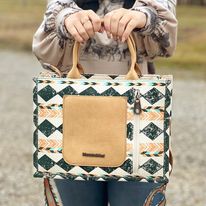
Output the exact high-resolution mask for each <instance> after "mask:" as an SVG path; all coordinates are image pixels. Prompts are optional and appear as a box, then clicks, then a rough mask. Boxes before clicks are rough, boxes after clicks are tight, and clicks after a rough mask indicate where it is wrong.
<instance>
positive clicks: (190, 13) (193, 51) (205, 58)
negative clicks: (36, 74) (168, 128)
mask: <svg viewBox="0 0 206 206" xmlns="http://www.w3.org/2000/svg"><path fill="white" fill-rule="evenodd" d="M45 5H46V0H0V22H1V24H0V48H10V49H17V50H28V51H29V50H31V42H32V36H33V34H34V32H35V31H36V29H37V28H38V26H39V25H40V23H41V21H42V19H43V13H44V11H45ZM177 18H178V20H179V31H178V44H177V50H176V53H175V55H174V56H173V57H172V58H169V59H164V58H160V59H158V60H157V61H156V62H157V65H158V67H160V68H167V67H170V68H171V67H175V68H187V69H193V68H199V69H204V67H205V66H206V26H205V25H206V8H204V7H198V6H178V8H177Z"/></svg>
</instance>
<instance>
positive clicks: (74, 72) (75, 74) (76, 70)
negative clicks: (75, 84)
mask: <svg viewBox="0 0 206 206" xmlns="http://www.w3.org/2000/svg"><path fill="white" fill-rule="evenodd" d="M127 44H128V48H129V51H130V54H131V66H130V69H129V71H128V73H127V75H126V79H128V80H137V79H139V76H138V75H141V70H140V68H139V66H138V64H137V63H136V61H137V50H136V44H135V41H134V39H133V37H132V35H130V36H129V38H128V40H127ZM79 50H80V43H79V42H77V41H75V43H74V47H73V65H72V68H71V70H70V71H69V73H68V74H67V78H71V79H80V78H81V73H80V71H82V72H83V68H82V67H81V65H80V64H78V59H79Z"/></svg>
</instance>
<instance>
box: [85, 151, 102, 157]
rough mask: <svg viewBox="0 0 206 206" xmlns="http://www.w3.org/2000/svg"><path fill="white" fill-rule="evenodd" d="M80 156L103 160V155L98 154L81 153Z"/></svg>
mask: <svg viewBox="0 0 206 206" xmlns="http://www.w3.org/2000/svg"><path fill="white" fill-rule="evenodd" d="M82 156H84V157H99V158H105V154H98V153H95V154H94V153H86V152H83V153H82Z"/></svg>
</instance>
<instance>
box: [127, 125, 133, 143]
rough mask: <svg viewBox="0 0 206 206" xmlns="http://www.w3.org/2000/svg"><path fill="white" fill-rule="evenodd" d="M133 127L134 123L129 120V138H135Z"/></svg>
mask: <svg viewBox="0 0 206 206" xmlns="http://www.w3.org/2000/svg"><path fill="white" fill-rule="evenodd" d="M133 129H134V126H133V124H132V123H131V122H129V123H128V124H127V138H128V139H129V140H133V131H134V130H133Z"/></svg>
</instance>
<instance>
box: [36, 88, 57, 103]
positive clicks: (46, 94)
mask: <svg viewBox="0 0 206 206" xmlns="http://www.w3.org/2000/svg"><path fill="white" fill-rule="evenodd" d="M56 94H57V92H56V91H55V90H54V89H53V88H52V87H51V86H50V85H48V86H46V87H44V88H43V89H42V90H40V91H39V92H38V95H39V96H40V97H41V98H42V99H43V100H45V101H49V100H50V99H51V98H53V97H54V96H56Z"/></svg>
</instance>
